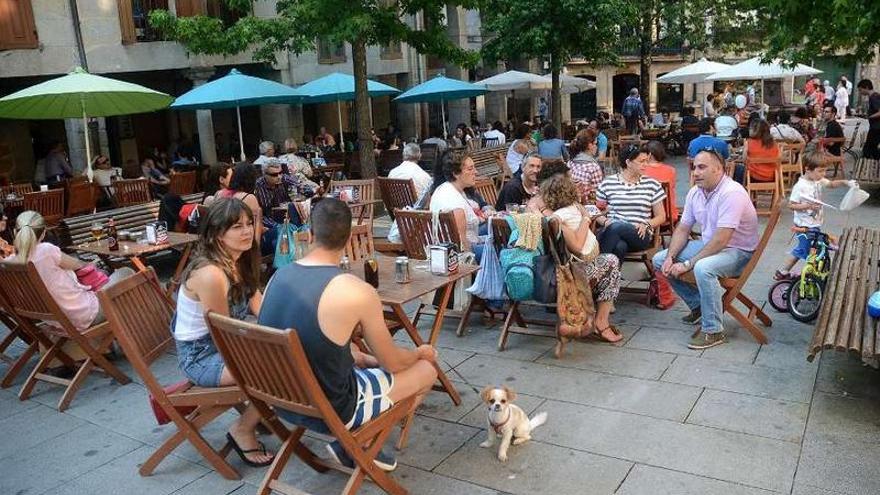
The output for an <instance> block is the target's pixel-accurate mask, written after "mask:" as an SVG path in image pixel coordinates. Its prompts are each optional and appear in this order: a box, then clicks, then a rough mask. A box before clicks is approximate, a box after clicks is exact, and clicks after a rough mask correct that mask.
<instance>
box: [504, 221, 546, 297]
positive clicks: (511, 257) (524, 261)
mask: <svg viewBox="0 0 880 495" xmlns="http://www.w3.org/2000/svg"><path fill="white" fill-rule="evenodd" d="M507 224H508V225H509V226H510V240H509V242H508V244H507V245H508V247H506V248H504V249H502V250H501V255H500V258H501V272H502V273H503V274H504V285H505V286H506V287H507V296H508V297H509V298H510V299H512V300H514V301H528V300H531V299H532V297H533V295H534V291H535V263H534V259H535V257H536V256H540V255H542V254H544V245H543V241H538V249H533V250H532V249H525V248H522V247H514V246H516V240H517V239H518V238H519V229H518V228H517V227H516V222H514V221H513V217H507Z"/></svg>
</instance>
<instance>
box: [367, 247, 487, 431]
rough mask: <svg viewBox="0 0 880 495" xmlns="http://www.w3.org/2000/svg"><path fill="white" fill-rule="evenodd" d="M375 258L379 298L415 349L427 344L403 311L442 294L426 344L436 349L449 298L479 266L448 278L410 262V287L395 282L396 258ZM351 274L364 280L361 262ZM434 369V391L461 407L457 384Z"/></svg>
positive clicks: (462, 267) (461, 268) (466, 267)
mask: <svg viewBox="0 0 880 495" xmlns="http://www.w3.org/2000/svg"><path fill="white" fill-rule="evenodd" d="M376 259H377V260H378V261H379V288H378V289H377V290H378V292H379V298H380V299H381V300H382V304H384V305H386V306H388V307H389V308H390V309H391V312H392V314H393V317H394V319H395V320H397V321H398V322H399V323H400V324H401V326H402V327H403V329H404V330H405V331H406V333H407V335H409V338H410V339H411V340H412V342H413V344H415V345H416V346H420V345H422V344H425V343H426V342H425V341H424V340H423V339H422V337H421V335H419V331H418V329H417V328H416V326H415V325H414V324H413V322H412V320H410V319H409V316H407V314H406V311H404V310H403V305H404V304H406V303H408V302H410V301H415V300H416V299H419V298H420V297H422V296H424V295H426V294H430V293H431V292H433V291H439V290H442V291H443V292H442V296H441V299H440V305H439V307H438V308H437V313H436V314H435V315H434V324H433V325H432V326H431V334H430V335H429V336H428V342H427V343H428V344H431V345H432V346H436V345H437V339H438V338H439V337H440V329H441V328H442V327H443V317H444V315H445V314H446V305H447V303H448V302H449V297H450V296H451V295H452V289H453V287H455V282H456V281H458V280H461V279H463V278H465V277H469V276H470V275H471V274H473V273H475V272H476V271H477V270H479V269H480V267H479V266H475V265H459V267H458V270H457V271H456V272H455V273H451V274H449V275H445V276H444V275H433V274H431V273H430V272H428V271H426V270H423V269H421V268H416V267H418V266H420V265H426V263H425V262H423V261H416V260H410V271H411V273H412V281H411V282H409V283H407V284H399V283H397V282H395V281H394V270H395V258H392V257H390V256H376ZM352 273H354V274H355V275H357V276H359V277H363V276H364V267H363V264H362V263H358V264H357V266H354V265H353V266H352ZM435 367H436V369H437V378H438V380H439V382H440V383H439V384H438V385H435V386H434V390H437V391H440V392H445V393H446V394H448V395H449V398H450V399H452V403H453V404H455V405H456V406H458V405H460V404H461V395H459V393H458V390H456V388H455V385H453V384H452V382H451V381H450V380H449V377H447V376H446V373H444V372H443V370H442V369H441V368H440V366H439V365H436V366H435ZM411 422H412V418H411V417H410V418H409V419H407V422H406V424H405V425H404V429H403V431H401V434H400V440H398V448H402V447H403V445H404V444H405V443H406V439H407V437H408V436H409V425H410V424H411Z"/></svg>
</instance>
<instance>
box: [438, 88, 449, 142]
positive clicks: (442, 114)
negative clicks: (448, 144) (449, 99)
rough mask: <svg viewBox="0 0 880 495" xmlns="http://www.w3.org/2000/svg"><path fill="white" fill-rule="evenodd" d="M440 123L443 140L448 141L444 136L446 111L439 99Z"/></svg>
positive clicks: (441, 100)
mask: <svg viewBox="0 0 880 495" xmlns="http://www.w3.org/2000/svg"><path fill="white" fill-rule="evenodd" d="M440 121H441V122H442V123H443V139H449V137H448V136H447V135H446V109H445V108H443V99H442V98H441V99H440Z"/></svg>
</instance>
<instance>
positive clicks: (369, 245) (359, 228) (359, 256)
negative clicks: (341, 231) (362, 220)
mask: <svg viewBox="0 0 880 495" xmlns="http://www.w3.org/2000/svg"><path fill="white" fill-rule="evenodd" d="M374 250H375V248H374V246H373V232H372V229H371V228H370V226H369V225H353V226H352V227H351V237H350V238H349V240H348V244H346V245H345V254H346V255H347V256H348V257H349V259H350V260H351V261H362V260H363V259H364V258H369V257H370V256H371V255H372V254H373V252H374Z"/></svg>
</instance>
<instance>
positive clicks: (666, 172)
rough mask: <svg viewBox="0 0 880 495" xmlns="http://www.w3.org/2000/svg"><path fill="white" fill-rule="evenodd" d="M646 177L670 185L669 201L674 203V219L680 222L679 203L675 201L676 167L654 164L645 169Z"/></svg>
mask: <svg viewBox="0 0 880 495" xmlns="http://www.w3.org/2000/svg"><path fill="white" fill-rule="evenodd" d="M645 175H647V176H648V177H651V178H653V179H657V180H659V181H660V182H663V183H666V184H669V199H670V200H671V201H672V218H671V220H672V221H673V222H674V221H676V220H678V203H676V201H675V167H673V166H672V165H667V164H665V163H653V164H651V165H648V166H647V167H645Z"/></svg>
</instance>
